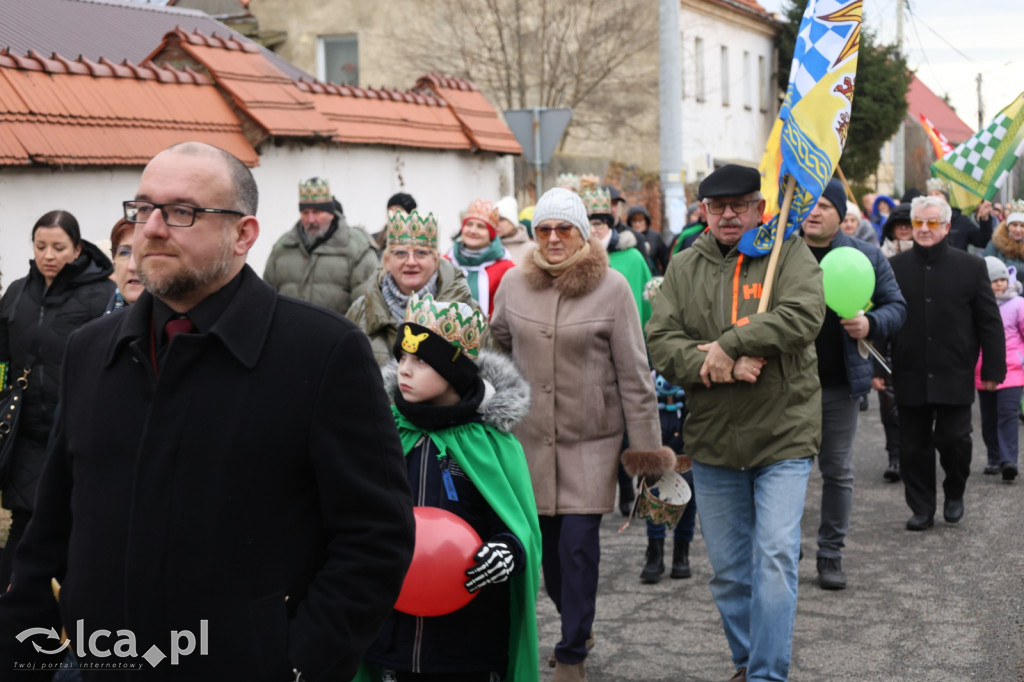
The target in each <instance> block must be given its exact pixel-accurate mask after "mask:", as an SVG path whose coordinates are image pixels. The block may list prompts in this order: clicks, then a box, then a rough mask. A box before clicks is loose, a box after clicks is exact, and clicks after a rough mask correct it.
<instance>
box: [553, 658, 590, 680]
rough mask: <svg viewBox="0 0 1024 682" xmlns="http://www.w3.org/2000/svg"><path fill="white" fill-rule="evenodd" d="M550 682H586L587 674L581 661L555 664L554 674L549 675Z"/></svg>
mask: <svg viewBox="0 0 1024 682" xmlns="http://www.w3.org/2000/svg"><path fill="white" fill-rule="evenodd" d="M551 682H587V672H586V670H585V669H584V667H583V661H580V662H579V663H562V662H561V661H558V662H557V663H556V664H555V672H554V674H552V675H551Z"/></svg>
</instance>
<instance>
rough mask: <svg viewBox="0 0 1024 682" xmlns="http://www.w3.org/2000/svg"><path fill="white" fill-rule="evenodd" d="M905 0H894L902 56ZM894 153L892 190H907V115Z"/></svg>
mask: <svg viewBox="0 0 1024 682" xmlns="http://www.w3.org/2000/svg"><path fill="white" fill-rule="evenodd" d="M905 1H906V0H896V51H897V53H899V55H900V56H903V4H904V2H905ZM895 147H896V149H895V151H896V154H895V155H894V158H893V169H892V170H893V173H892V184H893V192H894V193H895V192H896V190H897V189H898V190H899V191H900V192H906V191H907V187H906V184H907V168H906V152H907V117H906V116H904V117H903V120H902V121H900V129H899V130H898V131H897V132H896V143H895Z"/></svg>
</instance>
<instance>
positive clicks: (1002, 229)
mask: <svg viewBox="0 0 1024 682" xmlns="http://www.w3.org/2000/svg"><path fill="white" fill-rule="evenodd" d="M992 243H993V244H995V246H996V249H998V250H999V253H1001V254H1003V257H1005V258H1012V259H1014V260H1024V242H1015V241H1013V238H1012V237H1011V236H1010V233H1009V231H1008V230H1007V229H1006V223H999V227H997V228H996V231H995V233H993V235H992Z"/></svg>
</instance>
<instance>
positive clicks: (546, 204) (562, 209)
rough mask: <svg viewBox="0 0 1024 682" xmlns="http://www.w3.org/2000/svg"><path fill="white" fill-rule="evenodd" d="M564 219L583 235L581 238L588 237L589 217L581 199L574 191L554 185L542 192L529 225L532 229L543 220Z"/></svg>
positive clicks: (585, 238)
mask: <svg viewBox="0 0 1024 682" xmlns="http://www.w3.org/2000/svg"><path fill="white" fill-rule="evenodd" d="M552 219H554V220H564V221H565V222H567V223H569V224H570V225H572V226H573V227H575V228H576V229H577V230H579V231H580V234H581V235H583V240H584V241H586V240H588V239H590V219H589V218H587V209H586V208H585V207H584V206H583V200H582V199H580V196H579V195H578V194H576V193H575V192H573V191H571V190H568V189H565V188H564V187H555V188H553V189H549V190H548V191H547V192H544V195H543V196H541V198H540V201H538V202H537V208H535V209H534V211H533V220H532V221H530V225H531V226H532V227H533V229H534V230H536V229H537V226H538V225H540V224H541V223H542V222H544V221H545V220H552Z"/></svg>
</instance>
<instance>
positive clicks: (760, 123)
mask: <svg viewBox="0 0 1024 682" xmlns="http://www.w3.org/2000/svg"><path fill="white" fill-rule="evenodd" d="M711 9H712V8H710V6H708V5H706V4H702V6H698V7H694V6H687V3H683V8H682V14H681V16H680V28H681V33H682V42H681V53H682V62H683V122H682V125H683V170H684V173H685V181H686V182H695V181H698V180H700V179H702V178H703V177H704V175H706V174H707V173H709V172H711V171H712V170H714V160H715V159H718V160H720V161H721V160H729V161H744V162H748V163H753V164H754V165H756V164H757V163H758V162H759V161H760V160H761V156H762V155H763V153H764V147H765V143H766V142H767V139H768V134H769V132H770V131H771V126H772V123H773V122H774V121H775V118H776V116H777V115H778V107H777V98H776V96H775V91H774V84H773V83H772V82H771V81H770V80H769V81H768V83H766V84H765V87H771V88H772V89H771V91H770V95H769V97H768V110H767V111H761V108H760V105H761V100H760V90H759V87H760V86H759V83H758V57H764V59H765V65H766V69H765V79H766V80H768V79H769V78H770V77H771V75H772V73H773V72H774V71H775V57H774V52H773V50H774V47H773V45H772V31H773V30H774V29H772V28H771V27H770V26H769V25H767V24H764V23H760V22H753V21H751V20H747V19H742V18H737V17H736V13H735V12H724V11H723V12H716V11H711ZM697 38H701V39H702V40H703V50H704V59H703V65H704V69H703V71H704V101H703V102H700V101H698V100H697V97H696V95H697V74H696V69H697V64H698V59H697V57H696V54H695V46H696V39H697ZM723 45H725V46H727V47H728V48H729V104H728V106H725V105H723V104H722V70H721V48H722V46H723ZM744 51H747V52H749V53H750V79H751V83H750V89H751V90H750V91H751V107H750V109H747V108H745V104H746V98H745V90H744V88H745V85H744V68H743V53H744Z"/></svg>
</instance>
